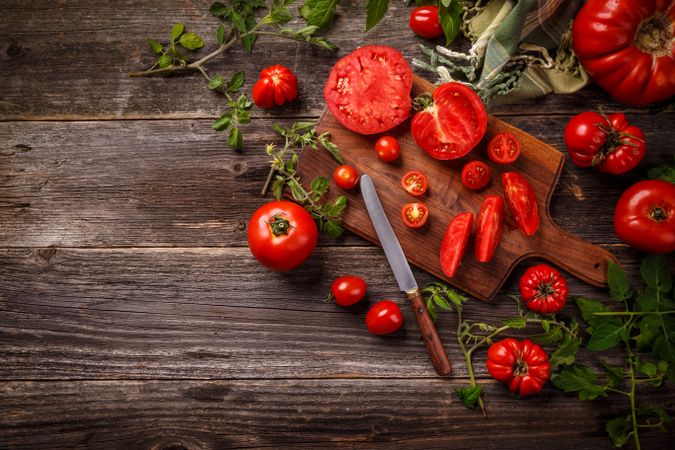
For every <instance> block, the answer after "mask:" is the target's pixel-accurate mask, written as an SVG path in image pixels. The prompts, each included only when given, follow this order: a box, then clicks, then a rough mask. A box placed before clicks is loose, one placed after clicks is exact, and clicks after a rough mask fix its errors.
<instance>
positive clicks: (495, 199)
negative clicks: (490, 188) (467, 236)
mask: <svg viewBox="0 0 675 450" xmlns="http://www.w3.org/2000/svg"><path fill="white" fill-rule="evenodd" d="M502 231H504V200H502V198H501V197H499V196H497V195H488V196H487V197H485V200H483V204H482V205H481V206H480V213H478V219H477V220H476V248H475V251H474V253H475V255H476V259H477V260H478V261H480V262H490V260H491V259H492V257H493V256H494V254H495V250H496V249H497V246H499V241H501V239H502Z"/></svg>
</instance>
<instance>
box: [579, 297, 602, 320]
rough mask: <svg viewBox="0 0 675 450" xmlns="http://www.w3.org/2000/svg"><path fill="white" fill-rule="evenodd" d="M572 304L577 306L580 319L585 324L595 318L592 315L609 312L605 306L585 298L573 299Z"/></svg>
mask: <svg viewBox="0 0 675 450" xmlns="http://www.w3.org/2000/svg"><path fill="white" fill-rule="evenodd" d="M574 302H575V303H576V304H577V307H578V308H579V311H581V317H583V318H584V320H585V321H586V322H591V321H592V320H594V319H595V318H596V317H595V316H594V315H593V313H595V312H605V311H609V310H608V309H607V307H606V306H605V305H603V304H602V303H600V302H599V301H597V300H591V299H589V298H585V297H574Z"/></svg>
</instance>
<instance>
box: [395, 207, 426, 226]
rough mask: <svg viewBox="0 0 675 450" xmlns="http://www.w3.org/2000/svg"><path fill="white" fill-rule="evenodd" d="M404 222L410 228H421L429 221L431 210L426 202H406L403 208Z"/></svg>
mask: <svg viewBox="0 0 675 450" xmlns="http://www.w3.org/2000/svg"><path fill="white" fill-rule="evenodd" d="M401 217H402V218H403V223H404V224H405V225H406V226H407V227H410V228H419V227H421V226H423V225H424V224H425V223H427V219H429V210H428V209H427V207H426V206H425V205H424V203H419V202H418V203H406V204H405V205H403V208H401Z"/></svg>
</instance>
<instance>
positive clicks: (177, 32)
mask: <svg viewBox="0 0 675 450" xmlns="http://www.w3.org/2000/svg"><path fill="white" fill-rule="evenodd" d="M184 32H185V25H183V24H182V23H177V24H175V25H174V26H173V27H172V28H171V42H176V39H178V38H179V37H180V36H181V35H182V34H183V33H184Z"/></svg>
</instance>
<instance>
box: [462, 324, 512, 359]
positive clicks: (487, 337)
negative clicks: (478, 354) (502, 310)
mask: <svg viewBox="0 0 675 450" xmlns="http://www.w3.org/2000/svg"><path fill="white" fill-rule="evenodd" d="M509 328H511V327H510V326H508V325H504V326H501V327H499V328H497V329H496V330H495V331H493V332H492V333H490V334H488V335H487V336H485V337H483V339H481V340H479V341H476V343H475V344H473V346H472V347H471V348H470V349H469V352H471V353H473V352H474V351H475V350H476V349H478V348H479V347H480V346H481V345H483V344H485V343H486V342H487V341H489V340H490V339H492V338H493V337H495V336H497V335H498V334H499V333H501V332H502V331H506V330H508V329H509Z"/></svg>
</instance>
